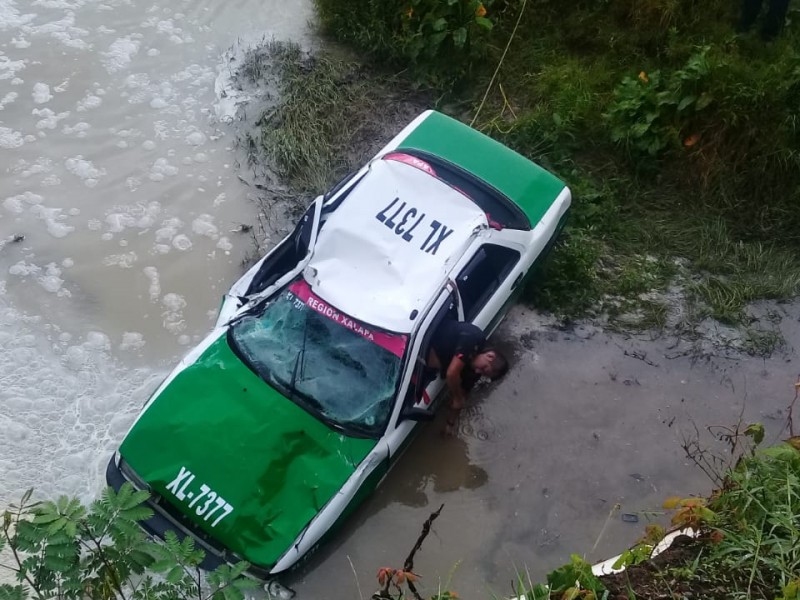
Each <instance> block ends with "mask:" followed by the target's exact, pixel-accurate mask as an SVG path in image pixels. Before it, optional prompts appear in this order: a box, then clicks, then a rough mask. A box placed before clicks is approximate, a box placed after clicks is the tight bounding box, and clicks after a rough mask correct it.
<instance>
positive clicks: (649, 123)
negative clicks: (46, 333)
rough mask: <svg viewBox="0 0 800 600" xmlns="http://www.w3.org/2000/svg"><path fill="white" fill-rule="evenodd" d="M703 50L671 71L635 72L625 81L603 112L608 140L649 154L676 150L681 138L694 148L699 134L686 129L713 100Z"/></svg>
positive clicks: (705, 49) (705, 55)
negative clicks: (605, 115) (707, 81)
mask: <svg viewBox="0 0 800 600" xmlns="http://www.w3.org/2000/svg"><path fill="white" fill-rule="evenodd" d="M709 49H710V48H709V47H708V46H706V47H703V48H700V49H699V50H698V51H697V52H696V53H695V54H693V55H692V56H691V57H690V58H689V60H688V61H687V63H686V65H685V66H684V67H683V68H682V69H678V70H676V71H673V72H672V73H668V74H662V72H661V71H660V70H656V71H653V72H652V73H646V72H645V71H641V72H640V73H639V76H638V77H636V78H633V77H625V78H624V79H623V80H622V83H621V84H620V85H619V86H618V87H617V89H616V90H615V91H614V99H613V101H612V103H611V105H610V107H609V110H608V115H607V118H608V120H609V122H610V126H611V139H612V141H614V142H617V143H621V144H623V145H625V146H626V147H627V148H628V149H629V150H631V151H634V152H642V153H646V154H649V155H651V156H656V155H659V154H661V153H662V152H663V151H665V150H667V149H671V148H672V149H674V148H676V147H679V145H680V143H681V140H683V145H684V146H686V147H691V146H694V145H695V144H696V143H697V141H698V139H699V136H698V134H697V133H696V132H692V131H687V129H688V127H689V125H692V124H693V123H694V122H695V121H696V119H695V115H696V114H697V113H699V112H701V111H703V110H705V109H707V108H708V107H709V106H710V105H711V103H712V102H713V101H714V98H713V97H712V96H711V94H709V93H708V92H707V91H706V89H705V88H706V87H707V85H706V79H707V78H708V76H709V74H710V67H709V63H708V58H707V54H708V51H709Z"/></svg>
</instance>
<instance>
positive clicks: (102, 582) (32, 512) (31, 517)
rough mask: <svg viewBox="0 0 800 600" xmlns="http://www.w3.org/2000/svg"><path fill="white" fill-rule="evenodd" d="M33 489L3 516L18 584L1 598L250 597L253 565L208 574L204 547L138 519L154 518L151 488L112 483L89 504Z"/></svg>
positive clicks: (4, 544)
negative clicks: (158, 535) (40, 495)
mask: <svg viewBox="0 0 800 600" xmlns="http://www.w3.org/2000/svg"><path fill="white" fill-rule="evenodd" d="M31 493H32V490H29V491H28V492H27V493H26V494H25V495H24V496H23V498H22V501H21V502H20V503H19V504H17V505H13V504H12V505H11V506H10V507H9V508H8V509H7V510H6V511H4V513H3V522H2V533H1V534H0V556H3V555H4V554H5V553H4V552H3V550H4V549H6V548H7V549H8V556H9V561H10V562H12V564H11V565H8V564H3V565H2V566H3V567H5V568H6V569H9V570H11V571H13V572H14V573H15V574H16V579H17V580H18V582H19V583H18V584H8V583H6V584H0V599H2V600H24V599H25V598H27V597H29V596H31V597H35V598H38V599H44V598H54V599H56V600H117V599H119V600H126V599H127V600H175V599H176V598H197V599H198V600H243V599H244V591H245V590H251V589H254V588H256V587H258V584H257V583H256V582H255V581H253V580H251V579H247V578H245V577H243V574H244V572H245V570H246V569H247V568H248V566H249V565H248V564H247V563H245V562H241V563H239V564H237V565H236V566H234V567H229V566H227V565H223V566H221V567H219V568H217V569H216V570H215V571H213V572H212V573H209V574H208V575H207V576H204V575H203V573H202V572H201V571H200V568H199V565H200V563H201V562H202V560H203V557H204V552H203V551H202V550H198V549H196V548H195V547H194V543H193V541H192V539H191V538H189V537H187V538H185V539H184V540H183V541H182V542H181V541H179V540H178V538H177V536H176V535H175V533H174V532H171V531H170V532H168V533H167V536H166V541H165V543H164V544H157V543H155V542H152V541H149V540H148V539H147V538H146V537H145V534H144V532H143V531H142V529H141V527H140V526H139V524H138V523H137V521H139V520H142V519H146V518H148V517H150V516H151V515H152V511H151V510H150V509H149V508H147V507H146V506H144V502H145V500H146V499H147V497H148V494H147V492H141V491H134V490H133V488H132V487H131V486H130V484H125V485H124V486H123V487H122V488H121V489H120V491H119V493H115V492H114V491H113V490H112V489H111V488H107V489H106V490H105V491H104V492H103V494H102V496H101V497H100V499H99V500H97V501H96V502H94V503H93V504H92V505H91V506H90V507H89V508H88V509H87V507H85V506H83V505H82V504H81V503H80V502H79V501H78V500H77V499H76V498H67V497H66V496H62V497H60V498H59V499H58V500H57V501H56V502H31Z"/></svg>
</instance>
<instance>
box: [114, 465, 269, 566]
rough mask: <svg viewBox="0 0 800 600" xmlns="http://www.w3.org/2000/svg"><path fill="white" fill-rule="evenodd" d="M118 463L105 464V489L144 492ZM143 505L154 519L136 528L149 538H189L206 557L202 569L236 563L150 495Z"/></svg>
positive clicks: (155, 497)
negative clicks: (128, 487)
mask: <svg viewBox="0 0 800 600" xmlns="http://www.w3.org/2000/svg"><path fill="white" fill-rule="evenodd" d="M121 461H122V459H119V461H118V459H117V456H116V455H114V456H112V457H111V460H110V461H108V466H107V467H106V482H107V483H108V485H109V486H111V487H112V488H113V489H114V490H115V491H117V492H119V490H120V488H121V487H122V485H123V484H124V483H130V484H131V485H132V486H133V487H134V488H136V489H143V486H141V485H137V483H136V482H134V481H132V480H131V478H128V477H126V476H125V473H124V472H123V469H122V468H121ZM145 504H147V506H148V507H149V508H150V509H151V510H152V511H153V516H152V517H150V518H149V519H146V520H143V521H139V525H141V527H142V529H144V530H145V531H146V532H147V533H148V535H150V536H152V537H156V538H158V539H161V540H163V539H164V536H165V535H166V533H167V531H173V532H174V533H175V535H177V536H178V539H179V540H181V541H183V540H184V539H185V538H187V537H190V538H192V540H194V542H195V545H196V546H198V547H200V548H202V550H203V551H204V552H205V557H204V558H203V561H202V562H201V563H200V568H201V569H204V570H206V571H213V570H214V569H216V568H217V567H219V566H220V565H224V564H229V563H236V562H239V559H238V558H237V557H233V556H231V557H230V558H229V559H226V553H225V551H224V549H221V548H218V547H215V546H213V545H212V544H211V543H209V541H208V540H204V539H203V538H202V537H200V536H198V535H196V534H195V533H194V532H192V531H191V529H189V528H187V527H186V526H185V525H184V524H183V523H181V522H180V520H179V519H180V515H178V514H170V513H171V507H170V506H168V505H167V504H166V503H165V502H163V501H161V499H160V497H158V496H156V495H152V496H151V497H150V498H149V499H148V500H147V501H146V502H145ZM250 570H251V572H252V574H253V575H254V576H256V577H258V578H259V579H268V576H269V573H268V572H267V571H265V570H263V569H259V568H257V567H251V569H250Z"/></svg>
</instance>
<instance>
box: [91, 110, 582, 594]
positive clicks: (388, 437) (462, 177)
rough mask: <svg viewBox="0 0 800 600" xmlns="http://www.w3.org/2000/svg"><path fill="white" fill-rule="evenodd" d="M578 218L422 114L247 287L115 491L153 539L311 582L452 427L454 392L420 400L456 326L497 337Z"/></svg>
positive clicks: (468, 135)
mask: <svg viewBox="0 0 800 600" xmlns="http://www.w3.org/2000/svg"><path fill="white" fill-rule="evenodd" d="M570 201H571V198H570V191H569V189H568V188H567V187H566V186H565V185H564V183H563V182H562V181H560V180H559V179H558V178H556V177H555V176H553V175H551V174H550V173H548V172H547V171H545V170H543V169H542V168H540V167H539V166H537V165H535V164H534V163H532V162H531V161H529V160H528V159H526V158H524V157H522V156H521V155H519V154H517V153H516V152H514V151H512V150H510V149H509V148H507V147H505V146H503V145H502V144H500V143H497V142H495V141H493V140H492V139H490V138H488V137H487V136H485V135H483V134H481V133H479V132H477V131H475V130H474V129H471V128H470V127H467V126H466V125H463V124H461V123H459V122H458V121H456V120H453V119H451V118H449V117H447V116H444V115H442V114H440V113H437V112H434V111H428V112H425V113H423V114H422V115H420V116H419V117H417V118H416V119H415V120H414V121H413V122H412V123H410V124H409V125H408V126H406V127H405V129H403V131H401V132H400V133H399V134H398V135H397V136H396V137H395V138H394V139H392V140H391V141H390V142H389V143H388V144H387V145H386V146H385V147H384V148H383V149H382V150H381V151H380V152H378V154H377V155H376V156H375V157H374V158H373V159H372V160H371V161H370V162H369V163H368V164H366V165H365V166H364V167H362V168H361V169H360V170H358V171H357V172H355V173H353V174H352V175H350V176H349V177H347V178H346V179H345V180H344V181H342V182H340V183H339V184H338V185H337V186H335V187H334V188H333V189H332V190H330V191H329V192H328V193H327V194H325V195H324V196H319V197H318V198H317V199H316V200H315V201H314V202H313V203H312V204H311V206H309V208H308V209H307V210H306V212H305V214H304V215H303V216H302V218H301V219H300V221H299V223H298V225H297V226H296V228H295V229H294V231H293V232H292V233H291V234H290V235H288V236H287V237H286V238H285V239H284V240H283V241H282V242H281V243H280V244H279V245H278V246H276V247H275V248H274V249H273V250H272V251H271V252H270V253H269V254H267V255H266V256H265V257H263V258H262V259H261V260H260V261H259V262H258V263H257V264H256V265H254V266H253V267H252V268H251V269H250V270H249V271H248V272H247V273H246V274H245V275H244V276H243V277H242V278H241V279H240V280H239V281H237V282H236V283H235V284H234V285H233V287H232V288H231V290H230V291H229V293H228V294H226V296H225V297H224V299H223V303H222V307H221V309H220V313H219V318H218V320H217V322H216V325H215V327H214V330H213V331H212V332H211V333H210V334H209V335H208V336H207V337H206V338H205V340H203V342H201V343H200V344H199V345H198V346H197V347H196V348H194V349H193V350H191V351H190V352H189V353H188V355H187V356H186V357H185V358H184V359H183V360H182V361H181V362H180V363H179V364H178V366H177V367H176V368H175V369H174V371H172V373H171V374H170V375H169V377H168V378H167V379H166V380H165V381H164V382H163V383H162V384H161V385H160V386H159V388H158V389H157V390H156V391H155V393H154V394H153V395H152V397H151V398H150V399H149V401H148V402H147V404H146V405H145V407H144V408H143V410H142V412H141V414H140V415H139V417H138V418H137V420H136V421H135V423H134V424H133V426H132V427H131V429H130V431H129V432H128V434H127V435H126V437H125V439H124V440H123V442H122V444H121V446H120V448H119V450H118V452H116V453H115V455H114V457H113V458H112V460H111V461H110V463H109V465H108V469H107V473H106V477H107V480H108V482H109V484H110V485H112V486H113V487H115V488H117V489H118V488H119V487H120V486H121V485H122V484H123V483H124V482H126V481H128V482H130V483H131V484H133V486H134V487H136V488H139V489H145V490H148V491H149V492H150V493H151V500H150V503H151V506H152V509H153V511H154V516H153V517H152V518H151V519H149V520H148V521H147V522H145V523H143V526H144V527H145V528H146V529H147V530H148V531H150V532H151V533H152V534H155V535H158V536H163V534H164V532H165V531H167V530H170V529H171V530H174V531H176V533H178V535H179V536H181V537H182V536H192V537H193V538H194V539H195V540H196V542H197V543H198V544H199V545H200V546H201V547H202V548H203V549H204V550H205V551H206V554H207V558H206V562H205V563H204V566H205V567H208V568H210V567H213V566H215V565H216V564H220V563H223V562H236V561H239V560H246V561H248V562H249V563H250V564H251V565H252V569H251V572H252V573H253V574H254V575H256V576H258V577H261V578H264V579H269V578H271V577H272V576H274V575H276V574H278V573H280V572H283V571H286V570H287V569H289V568H290V567H292V566H294V565H296V563H297V562H298V561H299V559H301V557H303V556H304V555H306V554H308V553H309V552H310V551H311V550H312V549H314V548H315V547H317V546H318V545H319V544H320V543H321V542H322V541H323V540H324V539H325V538H326V537H327V536H329V535H330V534H331V532H332V531H333V530H334V529H335V526H336V525H338V524H339V523H341V522H342V521H343V520H344V519H345V518H347V516H348V515H349V514H350V513H351V512H352V511H353V510H354V509H355V508H356V507H357V506H358V505H359V503H361V502H362V501H363V500H364V499H365V498H366V497H367V496H368V494H369V493H371V492H372V491H373V490H374V489H375V487H376V486H377V485H378V484H379V482H380V481H381V480H382V479H383V477H384V476H385V475H386V473H387V472H388V470H389V469H390V468H391V467H392V466H393V465H394V464H395V463H396V462H397V460H398V458H399V456H400V455H401V453H402V452H403V450H404V448H405V447H406V445H407V444H408V442H409V441H410V440H411V438H412V434H413V433H414V431H415V429H416V428H417V427H418V426H419V425H420V421H423V420H426V419H428V418H430V417H431V416H432V415H433V413H434V412H435V410H436V407H437V404H438V403H439V402H440V400H441V398H440V397H439V396H440V394H439V393H440V391H441V390H442V389H443V380H442V379H441V378H438V379H437V380H435V381H433V382H432V383H430V384H429V385H427V387H425V388H424V389H422V386H423V384H422V383H419V384H417V383H416V382H422V381H423V378H422V377H421V374H422V369H423V368H424V365H423V364H422V361H421V360H420V359H421V358H423V357H425V356H427V352H428V348H429V344H430V341H431V337H432V333H433V332H434V331H435V329H436V327H437V325H438V324H439V323H441V321H442V320H443V319H445V318H459V319H463V320H466V321H470V322H472V323H475V324H476V325H478V326H479V327H481V328H483V329H484V330H485V331H486V332H487V333H491V331H493V330H494V328H495V327H496V326H497V324H498V323H499V321H500V319H502V317H503V316H504V314H505V311H506V309H507V308H508V306H509V304H510V302H511V300H512V298H513V296H514V293H515V291H518V290H519V289H520V288H521V287H522V282H523V280H524V279H525V276H526V274H528V273H529V272H530V271H531V268H532V267H533V266H534V264H535V263H536V261H537V259H540V258H541V257H542V256H543V255H544V253H545V251H546V249H547V248H548V247H549V245H550V244H551V243H552V242H553V240H554V239H555V237H556V236H557V235H558V233H559V231H560V229H561V227H562V226H563V224H564V221H565V218H566V215H567V210H568V208H569V206H570Z"/></svg>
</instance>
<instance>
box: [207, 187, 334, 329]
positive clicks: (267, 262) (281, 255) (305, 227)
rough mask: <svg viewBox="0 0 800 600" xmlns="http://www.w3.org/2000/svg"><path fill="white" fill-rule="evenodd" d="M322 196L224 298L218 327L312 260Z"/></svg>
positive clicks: (285, 281) (281, 283)
mask: <svg viewBox="0 0 800 600" xmlns="http://www.w3.org/2000/svg"><path fill="white" fill-rule="evenodd" d="M322 203H323V197H322V196H318V197H317V198H316V199H315V200H314V202H312V203H311V205H310V206H309V207H308V208H307V209H306V211H305V212H304V213H303V216H301V217H300V220H299V221H298V222H297V225H295V228H294V230H293V231H292V232H291V233H290V234H289V235H287V236H286V237H285V238H283V240H281V242H280V243H279V244H278V245H277V246H275V247H274V248H273V249H272V250H270V251H269V252H268V253H267V254H266V255H265V256H264V257H263V258H262V259H261V260H259V261H258V262H257V263H256V264H255V265H253V266H252V267H251V268H250V269H249V270H248V271H247V273H245V274H244V275H243V276H242V277H241V278H240V279H239V281H237V282H236V283H234V284H233V286H231V289H230V290H229V291H228V293H227V294H225V296H224V297H223V299H222V307H221V308H220V311H219V316H218V317H217V326H218V327H219V326H220V325H222V324H224V323H225V322H227V321H228V320H229V319H230V318H231V317H232V316H233V315H234V314H235V313H236V311H237V310H238V309H240V308H241V307H242V306H243V305H244V304H246V303H248V302H252V301H254V300H257V299H259V298H263V297H265V296H268V295H270V294H271V293H272V292H273V291H274V290H276V289H278V288H279V287H281V286H282V285H284V284H285V283H287V282H288V281H289V280H290V279H291V278H292V277H294V276H295V275H296V274H297V273H299V272H300V271H301V270H302V269H303V267H305V265H306V264H307V263H308V262H309V261H310V260H311V256H312V255H313V253H314V245H315V242H316V240H317V233H318V232H319V223H320V217H321V215H322Z"/></svg>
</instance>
